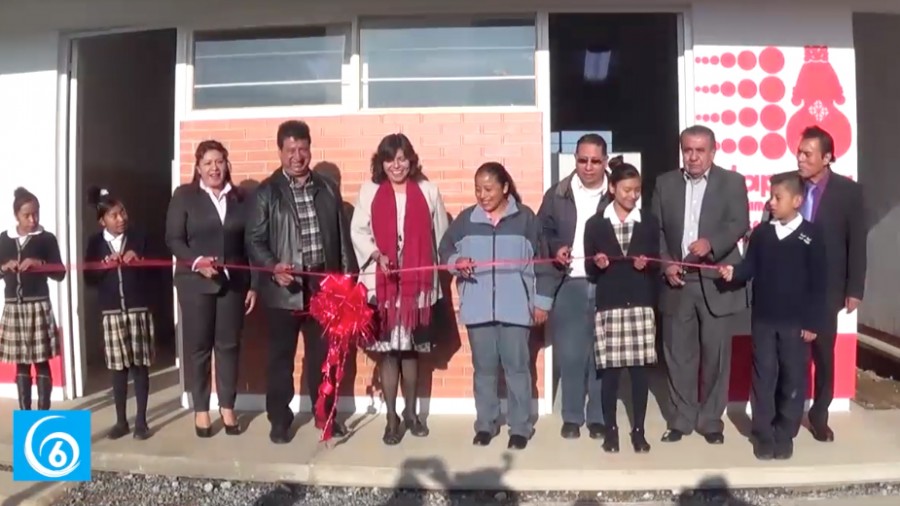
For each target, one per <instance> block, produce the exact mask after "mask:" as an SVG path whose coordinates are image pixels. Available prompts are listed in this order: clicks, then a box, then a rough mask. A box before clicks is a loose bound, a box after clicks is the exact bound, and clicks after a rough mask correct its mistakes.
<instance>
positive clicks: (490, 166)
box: [475, 162, 522, 204]
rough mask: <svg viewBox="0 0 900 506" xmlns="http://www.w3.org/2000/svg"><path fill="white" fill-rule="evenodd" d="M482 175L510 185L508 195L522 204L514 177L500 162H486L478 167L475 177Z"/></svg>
mask: <svg viewBox="0 0 900 506" xmlns="http://www.w3.org/2000/svg"><path fill="white" fill-rule="evenodd" d="M482 174H490V175H491V176H492V177H493V178H494V179H496V180H497V182H498V183H500V184H502V185H503V184H505V185H508V188H507V190H506V193H507V194H508V195H512V197H513V198H514V199H516V202H518V203H520V204H521V203H522V197H520V196H519V192H518V191H517V190H516V183H515V182H514V181H513V178H512V176H511V175H510V173H509V171H508V170H506V167H504V166H503V164H502V163H500V162H485V163H483V164H481V167H478V170H476V171H475V177H478V176H480V175H482Z"/></svg>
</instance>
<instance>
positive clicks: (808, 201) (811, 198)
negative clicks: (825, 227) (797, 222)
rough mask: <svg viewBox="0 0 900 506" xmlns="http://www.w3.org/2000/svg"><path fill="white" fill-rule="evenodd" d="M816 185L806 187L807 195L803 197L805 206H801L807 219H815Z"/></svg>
mask: <svg viewBox="0 0 900 506" xmlns="http://www.w3.org/2000/svg"><path fill="white" fill-rule="evenodd" d="M816 189H817V187H816V185H812V184H811V185H809V186H807V187H806V197H805V198H804V199H803V207H801V208H800V212H801V214H803V218H804V219H805V220H806V221H813V209H814V208H815V205H816Z"/></svg>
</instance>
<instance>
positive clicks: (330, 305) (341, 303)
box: [309, 274, 375, 441]
mask: <svg viewBox="0 0 900 506" xmlns="http://www.w3.org/2000/svg"><path fill="white" fill-rule="evenodd" d="M367 294H368V291H367V290H366V287H365V285H363V284H362V283H357V282H355V281H354V280H353V278H352V277H351V276H349V275H335V274H332V275H329V276H326V277H325V279H323V280H322V282H321V284H320V285H319V292H318V293H316V295H314V296H313V298H312V300H310V304H309V313H310V315H312V317H313V318H315V319H316V321H318V322H319V324H320V325H321V326H322V329H323V333H322V335H323V337H324V338H325V339H326V340H327V342H328V353H327V355H326V356H325V362H324V363H323V364H322V383H321V385H320V386H319V392H318V393H319V395H318V397H317V399H316V405H315V417H316V427H319V428H321V429H322V441H328V440H330V439H331V436H332V427H333V426H334V417H335V415H336V414H337V405H338V396H339V391H338V390H339V387H340V385H341V381H342V380H343V379H344V365H345V364H346V362H347V353H348V352H349V351H350V347H351V346H354V345H355V346H363V347H364V346H366V345H367V344H370V343H371V342H372V341H373V339H374V335H373V325H372V316H373V315H374V313H375V311H374V310H373V309H372V308H371V307H370V306H369V304H368V302H367V300H366V299H367ZM329 399H331V401H332V403H331V409H330V410H329V409H327V408H326V406H327V404H328V401H329Z"/></svg>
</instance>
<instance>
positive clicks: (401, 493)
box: [54, 472, 900, 506]
mask: <svg viewBox="0 0 900 506" xmlns="http://www.w3.org/2000/svg"><path fill="white" fill-rule="evenodd" d="M887 495H898V504H900V484H896V483H895V484H889V483H881V484H872V485H856V486H848V487H842V488H834V489H764V490H732V491H728V492H724V491H718V492H716V491H697V492H689V493H686V494H679V493H677V492H672V491H657V492H634V493H599V494H598V493H595V492H590V493H577V492H571V493H567V492H530V493H519V494H516V493H512V492H496V491H492V492H427V491H412V490H392V489H370V488H328V487H307V486H303V485H293V484H284V483H282V484H277V483H276V484H270V483H248V482H229V481H216V480H196V479H187V478H171V477H162V476H144V475H134V474H127V475H123V474H115V473H101V472H96V473H94V479H93V481H91V482H89V483H85V484H80V485H78V486H75V487H73V488H71V489H69V491H68V492H67V493H66V495H64V496H63V497H61V498H59V499H58V500H57V501H56V502H55V503H54V505H55V506H75V505H84V504H90V505H95V506H103V505H110V506H113V505H115V506H118V505H121V504H129V505H134V506H138V505H148V506H149V505H154V506H163V505H166V506H168V505H172V506H174V505H192V506H193V505H197V506H205V505H209V506H213V505H215V506H263V505H265V506H300V505H304V506H450V505H453V506H476V505H477V506H480V505H485V506H488V505H491V506H493V505H496V506H500V505H504V506H513V505H517V506H525V505H535V506H536V505H539V504H540V505H556V504H560V505H561V504H578V505H580V506H592V505H593V506H600V505H616V504H636V503H637V504H640V503H648V502H670V503H674V504H676V505H679V506H694V505H697V506H701V505H703V506H706V505H710V506H712V505H721V506H778V504H779V502H780V501H782V500H784V499H796V498H804V499H806V498H848V499H849V498H853V497H862V496H887Z"/></svg>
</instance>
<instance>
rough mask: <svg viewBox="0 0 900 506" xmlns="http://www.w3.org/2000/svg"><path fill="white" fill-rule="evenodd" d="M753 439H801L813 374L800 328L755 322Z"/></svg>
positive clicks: (753, 332)
mask: <svg viewBox="0 0 900 506" xmlns="http://www.w3.org/2000/svg"><path fill="white" fill-rule="evenodd" d="M752 329H753V330H752V339H753V383H752V388H751V389H752V393H751V399H750V402H751V406H752V409H753V422H752V425H753V435H754V436H755V437H756V438H757V440H759V441H766V442H783V441H788V440H792V439H793V438H795V437H797V433H798V432H799V431H800V422H801V420H802V418H803V404H804V402H805V401H806V392H807V390H808V389H807V383H808V382H807V377H808V373H809V348H810V346H809V344H808V343H806V342H804V341H803V338H802V337H801V336H800V327H797V326H791V325H778V324H769V323H762V322H756V321H754V322H753V324H752Z"/></svg>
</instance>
